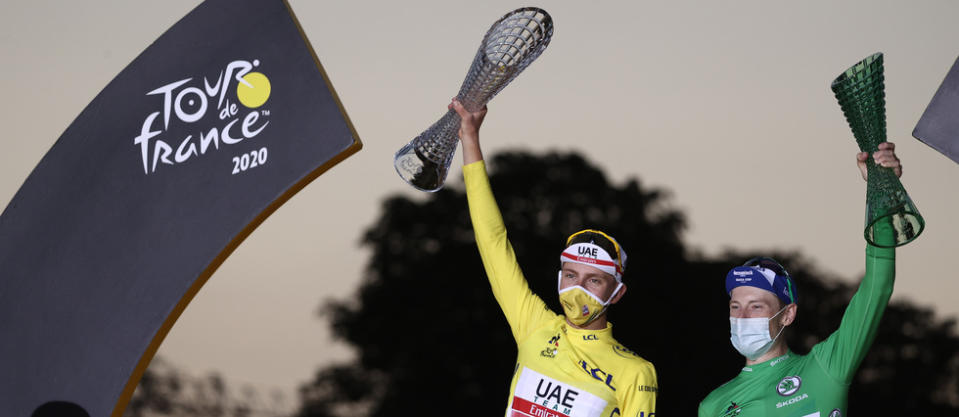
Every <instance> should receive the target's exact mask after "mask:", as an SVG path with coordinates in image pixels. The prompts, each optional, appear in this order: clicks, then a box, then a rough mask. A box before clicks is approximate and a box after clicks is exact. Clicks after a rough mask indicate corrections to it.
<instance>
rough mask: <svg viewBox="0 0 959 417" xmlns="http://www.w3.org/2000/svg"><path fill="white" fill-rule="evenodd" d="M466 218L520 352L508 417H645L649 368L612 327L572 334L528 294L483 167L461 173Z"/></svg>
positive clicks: (651, 391) (652, 378) (652, 380)
mask: <svg viewBox="0 0 959 417" xmlns="http://www.w3.org/2000/svg"><path fill="white" fill-rule="evenodd" d="M463 177H464V180H465V182H466V196H467V199H468V201H469V209H470V218H471V219H472V221H473V231H474V233H475V235H476V245H477V247H478V248H479V252H480V256H481V257H482V259H483V266H484V268H485V269H486V275H487V276H488V277H489V281H490V286H491V287H492V289H493V295H494V296H495V297H496V301H497V302H498V303H499V306H500V308H501V309H502V310H503V314H505V315H506V320H507V321H508V322H509V326H510V329H511V330H512V333H513V338H514V339H515V340H516V346H517V350H518V354H517V358H516V367H515V368H514V371H513V380H512V382H511V384H510V395H509V399H508V401H507V407H506V417H612V416H623V417H650V416H654V415H655V413H656V393H657V391H658V386H657V383H656V370H655V369H654V368H653V364H652V363H650V362H649V361H647V360H645V359H643V358H642V357H640V356H639V355H637V354H636V353H634V352H632V351H630V350H629V349H627V348H626V347H624V346H623V345H621V344H619V343H618V342H617V341H616V339H614V338H613V326H612V324H609V323H607V325H606V328H604V329H601V330H585V329H577V328H574V327H572V326H570V325H569V324H568V323H567V322H566V318H565V316H563V315H561V314H556V313H554V312H552V311H551V310H549V308H548V307H547V306H546V303H545V302H543V300H542V299H540V298H539V297H538V296H536V294H533V292H532V291H531V290H530V288H529V285H528V284H527V282H526V278H525V277H524V276H523V272H522V270H520V267H519V265H518V264H517V262H516V255H515V254H514V252H513V247H512V246H511V245H510V242H509V240H508V239H507V237H506V226H505V225H504V224H503V218H502V215H500V211H499V207H497V205H496V200H495V199H494V198H493V192H492V189H491V188H490V185H489V178H488V177H487V174H486V165H485V163H484V162H483V161H479V162H474V163H472V164H469V165H466V166H464V167H463Z"/></svg>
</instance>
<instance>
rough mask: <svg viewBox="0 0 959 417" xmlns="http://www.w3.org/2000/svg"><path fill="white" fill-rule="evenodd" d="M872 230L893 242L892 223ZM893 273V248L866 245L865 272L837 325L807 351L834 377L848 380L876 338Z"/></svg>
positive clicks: (883, 241) (883, 240)
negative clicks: (822, 339)
mask: <svg viewBox="0 0 959 417" xmlns="http://www.w3.org/2000/svg"><path fill="white" fill-rule="evenodd" d="M874 230H875V236H876V239H877V241H878V242H880V243H883V244H885V243H886V242H889V244H891V243H892V242H893V239H894V238H893V230H892V225H890V224H888V223H883V224H877V225H876V226H875V229H874ZM895 275H896V251H895V249H893V248H879V247H875V246H872V245H866V274H865V276H864V277H863V279H862V282H860V283H859V289H858V290H856V294H854V295H853V297H852V300H850V301H849V305H848V306H847V307H846V312H845V313H844V314H843V317H842V322H841V323H840V325H839V329H838V330H836V331H835V332H833V334H831V335H830V336H829V338H827V339H826V340H825V341H823V342H821V343H819V344H817V345H816V346H814V347H813V349H812V352H811V354H812V355H814V356H815V358H816V360H817V361H818V362H819V364H820V365H821V366H822V367H823V369H825V370H826V372H827V373H828V374H829V375H831V376H833V377H834V378H836V379H837V380H838V381H840V382H842V383H844V384H848V383H849V382H850V381H851V380H852V377H853V375H854V374H855V372H856V369H857V368H859V364H860V363H861V362H862V360H863V358H864V357H865V356H866V353H867V352H868V351H869V347H870V346H871V345H872V342H873V340H874V339H875V338H876V333H877V332H878V330H879V321H880V319H882V314H883V312H884V311H885V310H886V305H887V304H888V303H889V298H890V297H891V296H892V287H893V282H894V281H895Z"/></svg>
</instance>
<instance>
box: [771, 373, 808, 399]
mask: <svg viewBox="0 0 959 417" xmlns="http://www.w3.org/2000/svg"><path fill="white" fill-rule="evenodd" d="M800 385H802V378H800V377H798V376H787V377H785V378H783V379H782V381H779V385H777V386H776V392H778V393H779V395H782V396H783V397H788V396H790V395H793V394H795V393H796V391H799V386H800Z"/></svg>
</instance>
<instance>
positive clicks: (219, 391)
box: [123, 357, 287, 417]
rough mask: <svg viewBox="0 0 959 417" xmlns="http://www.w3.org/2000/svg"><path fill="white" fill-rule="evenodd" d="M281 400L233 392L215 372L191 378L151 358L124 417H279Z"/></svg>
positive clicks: (247, 390)
mask: <svg viewBox="0 0 959 417" xmlns="http://www.w3.org/2000/svg"><path fill="white" fill-rule="evenodd" d="M285 407H287V406H286V405H285V404H283V403H282V398H281V397H279V396H277V395H274V396H273V398H272V399H267V398H263V396H262V395H261V394H260V393H259V392H258V391H257V390H256V389H255V388H253V387H250V386H246V387H242V388H241V389H240V392H236V390H235V389H233V388H231V387H230V386H229V385H228V384H227V382H226V380H224V379H223V378H222V377H221V376H220V375H218V374H216V373H210V374H208V375H206V376H203V377H196V376H191V375H189V374H186V373H184V372H183V371H181V370H179V369H177V368H176V367H175V366H173V365H172V364H170V363H169V362H168V361H166V360H164V359H163V358H160V357H155V358H153V360H152V361H151V362H150V366H149V367H147V369H146V371H145V372H144V373H143V377H142V378H140V383H139V384H138V385H137V388H136V390H135V391H134V392H133V397H132V398H131V399H130V403H129V404H127V408H126V410H125V411H124V413H123V415H124V417H159V416H173V417H279V416H282V415H284V411H281V409H283V408H285Z"/></svg>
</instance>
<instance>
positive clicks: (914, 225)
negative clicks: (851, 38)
mask: <svg viewBox="0 0 959 417" xmlns="http://www.w3.org/2000/svg"><path fill="white" fill-rule="evenodd" d="M884 88H885V87H884V84H883V75H882V53H881V52H880V53H875V54H873V55H871V56H869V57H867V58H866V59H864V60H862V61H860V62H859V63H857V64H856V65H853V66H852V67H850V68H849V69H847V70H846V71H845V72H843V73H842V74H840V75H839V76H838V77H836V79H835V80H833V82H832V91H833V92H834V93H836V99H837V100H839V106H840V107H842V112H843V114H844V115H845V116H846V121H847V122H849V127H850V128H851V129H852V134H853V136H855V137H856V143H858V144H859V149H860V150H862V151H863V152H869V153H870V154H871V153H872V152H875V151H876V150H877V149H878V147H879V144H880V143H882V142H885V141H886V100H885V92H884ZM866 166H867V168H866V169H867V171H866V172H867V174H868V178H867V181H866V230H865V231H864V232H863V234H864V235H865V237H866V241H867V242H869V244H871V245H873V246H879V247H896V246H902V245H905V244H907V243H909V242H911V241H912V240H913V239H915V238H916V237H918V236H919V234H920V233H922V229H923V228H924V227H925V221H924V220H923V219H922V216H921V215H920V214H919V210H917V209H916V205H915V204H913V203H912V199H910V198H909V195H908V194H906V190H905V188H903V187H902V183H901V182H899V178H898V177H896V173H895V172H893V170H892V169H890V168H884V167H882V166H879V165H876V164H874V163H867V164H866ZM880 222H882V223H885V224H888V225H890V226H892V230H893V233H894V236H895V240H894V241H888V242H887V241H886V240H885V239H876V230H875V229H876V226H878V225H880V224H881V223H880ZM877 240H881V242H877Z"/></svg>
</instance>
